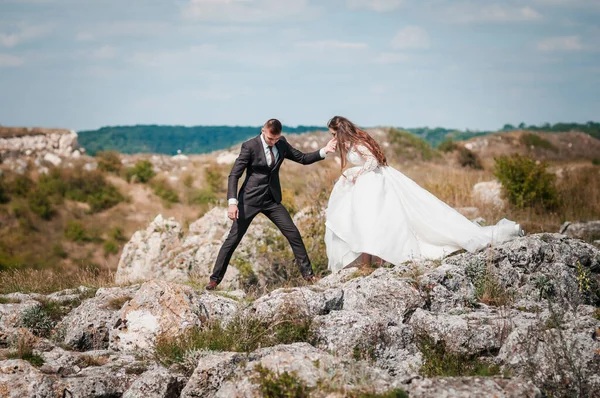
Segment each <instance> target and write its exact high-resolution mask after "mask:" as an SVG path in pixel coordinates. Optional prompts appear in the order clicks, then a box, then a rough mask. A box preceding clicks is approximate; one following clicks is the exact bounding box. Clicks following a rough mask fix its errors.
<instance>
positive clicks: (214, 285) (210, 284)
mask: <svg viewBox="0 0 600 398" xmlns="http://www.w3.org/2000/svg"><path fill="white" fill-rule="evenodd" d="M217 285H218V283H217V282H215V281H210V282H208V285H206V287H205V289H206V290H215V289H216V288H217Z"/></svg>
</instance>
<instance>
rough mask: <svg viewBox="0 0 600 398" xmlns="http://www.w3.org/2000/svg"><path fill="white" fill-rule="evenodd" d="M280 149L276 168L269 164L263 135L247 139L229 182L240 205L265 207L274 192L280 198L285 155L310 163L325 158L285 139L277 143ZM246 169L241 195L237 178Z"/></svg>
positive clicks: (300, 161) (228, 193)
mask: <svg viewBox="0 0 600 398" xmlns="http://www.w3.org/2000/svg"><path fill="white" fill-rule="evenodd" d="M275 146H276V147H277V150H278V151H279V156H278V158H277V162H276V163H275V166H274V167H273V168H271V167H269V166H268V164H267V158H266V156H265V151H264V147H263V144H262V141H261V139H260V135H258V136H256V137H254V138H252V139H250V140H248V141H246V142H244V143H243V144H242V149H241V151H240V154H239V156H238V158H237V159H236V160H235V163H234V165H233V167H232V169H231V173H229V181H228V185H227V198H235V197H236V196H237V198H238V202H239V204H238V206H239V207H240V208H241V207H242V206H252V207H259V208H260V207H262V205H263V203H264V201H265V200H266V199H267V198H268V192H269V191H270V192H271V195H272V197H273V200H275V202H277V203H280V202H281V184H280V182H279V168H280V167H281V164H282V163H283V160H284V159H290V160H293V161H294V162H297V163H301V164H311V163H315V162H318V161H319V160H322V159H323V158H322V157H321V155H320V153H319V151H315V152H311V153H302V152H301V151H299V150H297V149H296V148H294V147H292V146H291V145H290V144H289V143H288V142H287V141H286V139H285V137H281V139H280V140H279V141H278V142H277V143H276V144H275ZM244 171H246V179H245V180H244V183H243V184H242V188H241V189H240V192H239V195H236V194H237V188H238V181H239V179H240V178H241V177H242V174H243V173H244Z"/></svg>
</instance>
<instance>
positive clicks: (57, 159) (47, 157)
mask: <svg viewBox="0 0 600 398" xmlns="http://www.w3.org/2000/svg"><path fill="white" fill-rule="evenodd" d="M44 160H45V161H47V162H50V163H52V164H53V165H54V166H58V165H60V164H61V163H62V160H61V158H60V157H59V156H57V155H55V154H53V153H47V154H45V155H44Z"/></svg>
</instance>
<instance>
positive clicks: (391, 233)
mask: <svg viewBox="0 0 600 398" xmlns="http://www.w3.org/2000/svg"><path fill="white" fill-rule="evenodd" d="M346 159H347V160H348V162H349V163H350V164H352V165H355V167H352V168H350V169H348V170H346V171H345V172H344V175H342V176H341V177H340V178H339V180H338V181H337V182H336V183H335V185H334V187H333V190H332V192H331V196H330V197H329V204H328V206H327V210H326V217H327V221H326V223H325V226H326V229H325V244H326V247H327V256H328V258H329V269H331V270H332V271H337V270H340V269H342V268H343V267H345V266H347V265H348V264H350V263H352V262H353V261H354V260H356V259H357V258H358V257H359V256H360V254H361V253H368V254H371V255H374V256H377V257H380V258H381V259H383V260H385V261H387V262H389V263H391V264H395V265H398V264H401V263H403V262H405V261H408V260H413V259H439V258H441V257H443V256H445V255H448V254H450V253H452V252H454V251H456V250H459V249H466V250H468V251H470V252H472V251H475V250H478V249H481V248H484V247H485V246H487V245H489V244H492V245H496V244H499V243H502V242H505V241H508V240H510V239H512V238H514V237H516V236H519V235H520V234H522V230H521V228H520V226H519V224H516V223H515V222H513V221H509V220H507V219H502V220H500V221H499V222H498V224H496V225H493V226H485V227H482V226H479V225H478V224H475V223H473V222H471V221H470V220H468V219H467V218H465V217H464V216H463V215H462V214H460V213H459V212H457V211H456V210H454V209H453V208H452V207H450V206H448V205H447V204H446V203H444V202H442V201H441V200H439V199H438V198H436V197H435V196H434V195H433V194H431V193H430V192H428V191H427V190H426V189H423V188H422V187H420V186H419V185H418V184H417V183H415V182H414V181H413V180H411V179H410V178H408V177H406V176H405V175H404V174H402V173H401V172H399V171H398V170H396V169H394V168H393V167H390V166H379V165H378V163H377V160H376V158H375V157H374V156H373V154H372V153H371V152H370V151H369V150H368V149H367V147H365V146H363V145H355V146H352V147H351V148H349V150H348V152H347V155H346ZM353 177H356V182H355V183H353V182H352V181H351V180H352V178H353Z"/></svg>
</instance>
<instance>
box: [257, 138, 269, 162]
mask: <svg viewBox="0 0 600 398" xmlns="http://www.w3.org/2000/svg"><path fill="white" fill-rule="evenodd" d="M256 145H257V147H258V153H259V155H258V157H259V159H262V161H263V163H264V164H265V166H267V167H269V163H267V155H265V147H264V146H263V143H262V139H261V138H260V134H259V135H258V137H256Z"/></svg>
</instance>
